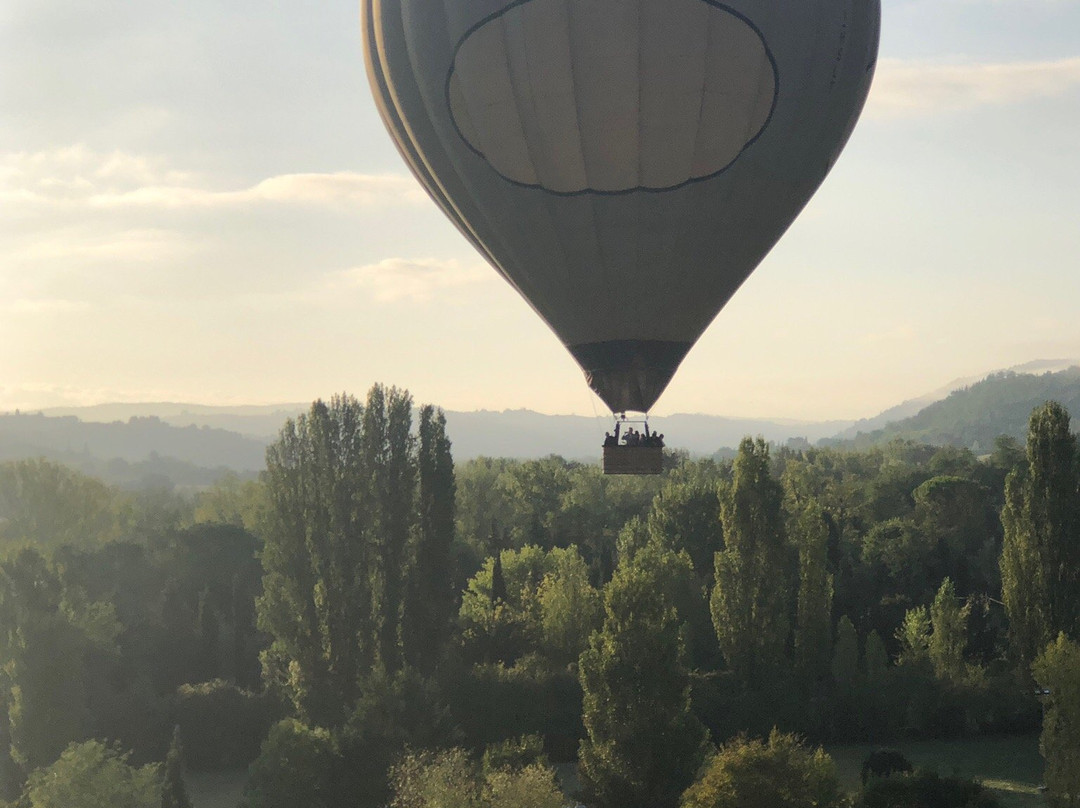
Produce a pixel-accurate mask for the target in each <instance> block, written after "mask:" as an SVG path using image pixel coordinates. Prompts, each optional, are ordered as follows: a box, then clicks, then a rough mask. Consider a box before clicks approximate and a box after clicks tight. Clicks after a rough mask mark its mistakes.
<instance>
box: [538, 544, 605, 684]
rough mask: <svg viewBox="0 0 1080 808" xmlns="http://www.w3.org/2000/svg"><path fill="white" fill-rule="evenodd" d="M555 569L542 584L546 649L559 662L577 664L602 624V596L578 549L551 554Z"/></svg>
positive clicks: (542, 610) (542, 623) (539, 595)
mask: <svg viewBox="0 0 1080 808" xmlns="http://www.w3.org/2000/svg"><path fill="white" fill-rule="evenodd" d="M550 555H551V556H552V562H553V566H554V569H553V570H552V571H551V572H549V573H548V574H547V575H545V576H544V579H543V581H541V582H540V588H539V590H538V592H537V598H538V600H539V601H540V621H541V628H542V632H543V647H544V650H545V651H546V652H547V654H548V655H549V656H550V657H551V658H552V659H553V660H555V661H557V662H561V663H563V664H567V663H570V662H577V659H578V657H579V656H581V652H582V651H584V650H585V648H586V646H587V645H588V641H589V635H590V634H591V633H592V632H593V630H594V629H596V628H597V627H598V625H599V616H600V610H601V605H600V593H599V592H597V591H596V589H595V588H594V587H593V585H592V584H591V583H590V582H589V570H588V567H586V566H585V561H584V559H582V557H581V555H580V554H579V553H578V551H577V548H576V547H570V548H567V549H565V550H561V549H558V548H556V549H554V550H552V551H551V554H550Z"/></svg>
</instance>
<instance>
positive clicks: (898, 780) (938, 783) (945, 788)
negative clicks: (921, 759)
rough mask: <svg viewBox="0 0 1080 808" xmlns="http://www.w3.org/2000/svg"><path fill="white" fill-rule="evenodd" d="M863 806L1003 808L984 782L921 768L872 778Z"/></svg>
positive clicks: (863, 794)
mask: <svg viewBox="0 0 1080 808" xmlns="http://www.w3.org/2000/svg"><path fill="white" fill-rule="evenodd" d="M860 805H861V806H862V808H999V806H1000V805H1001V803H999V802H998V800H997V798H996V797H994V795H993V794H991V793H990V792H989V791H987V790H986V789H985V788H983V786H982V785H980V784H979V783H977V782H976V781H974V780H965V779H963V778H960V777H940V776H939V775H938V774H937V773H936V772H932V771H926V770H925V769H920V770H918V771H916V772H915V773H914V774H907V775H901V776H895V777H882V778H871V779H870V780H869V782H867V784H866V788H865V789H863V793H862V796H861V802H860Z"/></svg>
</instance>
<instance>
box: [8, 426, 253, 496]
mask: <svg viewBox="0 0 1080 808" xmlns="http://www.w3.org/2000/svg"><path fill="white" fill-rule="evenodd" d="M265 452H266V443H265V441H261V440H257V439H254V438H248V437H244V436H243V435H239V434H237V433H235V432H229V431H227V430H224V429H213V428H211V427H205V426H203V427H199V426H185V427H175V426H172V425H170V424H166V423H165V422H164V421H162V420H161V419H159V418H156V417H154V416H149V417H132V418H129V419H128V420H127V421H114V422H111V423H99V422H87V421H82V420H80V419H78V418H76V417H75V416H73V415H67V416H63V417H50V416H46V415H42V414H41V413H33V414H24V413H11V414H7V415H0V461H4V460H17V459H20V458H25V457H46V458H49V459H51V460H58V461H60V462H63V463H67V464H68V465H71V466H74V467H75V468H78V469H79V470H81V471H85V472H87V473H90V474H95V475H96V476H99V477H101V478H102V479H105V480H107V481H108V482H112V483H116V484H120V485H138V484H142V483H148V482H149V483H162V482H172V483H174V484H177V485H194V486H198V485H209V484H210V483H212V482H213V481H214V480H215V479H217V478H218V477H220V476H221V475H222V474H223V473H224V472H225V471H226V470H231V471H235V472H237V473H240V474H254V473H255V472H257V471H258V470H259V469H261V468H262V467H263V465H264V457H265Z"/></svg>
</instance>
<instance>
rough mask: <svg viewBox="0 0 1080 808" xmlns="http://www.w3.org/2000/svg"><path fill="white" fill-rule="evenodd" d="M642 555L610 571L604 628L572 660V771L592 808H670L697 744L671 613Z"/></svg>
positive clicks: (692, 765)
mask: <svg viewBox="0 0 1080 808" xmlns="http://www.w3.org/2000/svg"><path fill="white" fill-rule="evenodd" d="M667 552H668V553H670V551H667ZM648 558H649V556H648V554H646V553H638V554H637V555H636V556H635V557H633V558H630V559H624V561H623V562H621V563H620V565H619V567H618V568H617V569H616V571H615V576H614V577H613V578H612V580H611V581H610V582H609V583H608V585H607V586H606V587H605V589H604V610H605V619H604V626H603V629H602V630H601V631H599V632H597V633H595V634H594V635H593V637H592V639H591V641H590V645H589V648H588V650H586V651H585V652H584V653H583V654H582V655H581V661H580V663H579V668H580V675H581V685H582V690H583V692H584V707H583V719H584V722H585V727H586V730H587V733H588V737H587V738H586V740H585V741H583V742H582V745H581V753H580V767H579V776H580V778H581V781H582V785H583V788H584V790H585V792H586V794H587V796H588V797H589V799H591V800H592V801H594V802H595V803H596V805H598V806H600V808H645V806H650V807H651V808H669V807H670V806H674V805H675V804H676V802H677V800H678V796H679V794H680V793H681V792H682V791H683V790H684V789H685V788H686V786H687V785H689V783H690V781H691V780H692V778H693V775H694V772H695V771H696V770H697V767H698V765H699V764H700V762H701V760H702V758H703V756H704V753H705V748H706V747H705V744H706V732H705V730H704V728H703V727H702V725H701V724H700V722H699V721H698V720H697V718H696V717H694V715H693V714H692V713H691V712H690V679H689V674H688V671H687V669H686V663H685V658H686V657H685V645H684V642H683V640H682V638H681V636H680V632H679V622H678V617H677V614H676V610H675V607H674V604H673V603H672V602H671V600H670V597H669V596H668V593H667V592H666V591H665V587H664V586H663V582H662V580H661V579H660V576H659V575H658V574H657V569H658V566H657V565H654V564H652V563H649V562H647V561H646V559H648Z"/></svg>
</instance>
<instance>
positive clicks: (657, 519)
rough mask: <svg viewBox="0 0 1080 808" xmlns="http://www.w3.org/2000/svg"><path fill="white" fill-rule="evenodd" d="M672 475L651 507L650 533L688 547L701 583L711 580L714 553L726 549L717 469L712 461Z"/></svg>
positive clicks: (672, 544) (677, 546) (675, 545)
mask: <svg viewBox="0 0 1080 808" xmlns="http://www.w3.org/2000/svg"><path fill="white" fill-rule="evenodd" d="M694 471H696V473H690V471H689V469H687V470H686V471H684V472H683V473H682V474H679V475H672V477H673V478H672V479H671V480H670V481H669V482H667V483H666V484H665V485H664V487H663V489H662V490H661V492H660V495H659V496H658V497H656V499H654V500H653V503H652V508H651V509H650V510H649V516H648V528H649V534H650V535H651V536H654V537H663V539H664V541H665V542H666V543H667V545H668V546H669V547H671V548H673V549H675V550H676V551H679V550H685V551H686V552H687V553H688V554H689V555H690V560H691V561H692V562H693V565H694V571H695V572H697V573H698V575H699V576H701V578H702V583H704V584H706V585H708V584H711V583H712V572H713V569H712V567H713V554H714V553H716V551H717V550H721V549H723V546H724V538H723V531H722V528H721V525H720V496H719V489H718V484H719V475H718V470H717V468H716V467H715V466H712V465H711V464H709V465H706V466H703V467H697V468H695V469H694Z"/></svg>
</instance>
